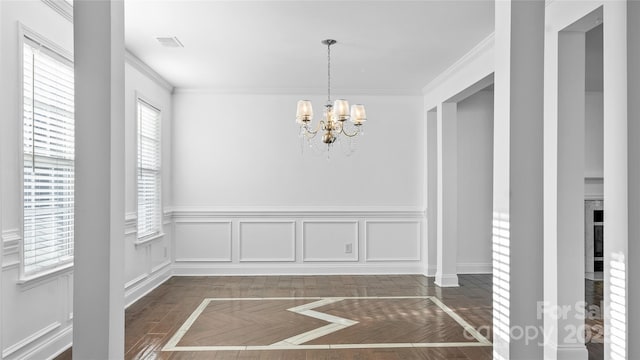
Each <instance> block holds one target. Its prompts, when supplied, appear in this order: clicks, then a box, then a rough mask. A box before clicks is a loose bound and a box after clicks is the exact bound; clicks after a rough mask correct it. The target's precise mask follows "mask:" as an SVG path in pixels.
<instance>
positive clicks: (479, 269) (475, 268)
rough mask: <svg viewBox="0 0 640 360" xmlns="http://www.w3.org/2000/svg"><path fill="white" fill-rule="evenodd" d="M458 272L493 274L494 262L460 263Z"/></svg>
mask: <svg viewBox="0 0 640 360" xmlns="http://www.w3.org/2000/svg"><path fill="white" fill-rule="evenodd" d="M456 268H457V270H458V274H492V273H493V263H490V262H488V263H458V265H457V267H456Z"/></svg>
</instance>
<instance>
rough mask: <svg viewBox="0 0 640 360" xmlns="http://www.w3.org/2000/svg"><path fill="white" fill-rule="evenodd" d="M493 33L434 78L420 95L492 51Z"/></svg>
mask: <svg viewBox="0 0 640 360" xmlns="http://www.w3.org/2000/svg"><path fill="white" fill-rule="evenodd" d="M494 37H495V33H491V34H490V35H489V36H487V37H486V38H484V39H483V40H482V41H480V42H479V43H478V44H477V45H476V46H474V47H473V49H471V50H470V51H469V52H468V53H466V54H464V55H463V56H462V57H461V58H460V59H458V60H457V61H456V62H455V63H453V65H451V66H449V67H448V68H447V69H446V70H445V71H443V72H442V73H440V75H438V76H436V77H435V78H434V79H433V80H432V81H431V82H430V83H429V84H427V85H426V86H425V87H423V88H422V94H423V95H426V94H428V93H429V92H431V91H432V90H434V89H436V88H438V87H439V86H440V85H442V84H443V83H445V82H446V81H447V80H448V79H449V78H451V77H452V76H453V75H454V74H456V73H457V72H458V71H460V70H461V69H463V68H465V67H466V66H467V65H469V64H470V63H472V62H473V61H474V60H476V59H477V58H479V57H480V56H482V55H484V54H485V53H487V52H488V51H491V50H493V47H494V44H495V38H494Z"/></svg>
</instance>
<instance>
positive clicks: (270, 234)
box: [239, 221, 296, 262]
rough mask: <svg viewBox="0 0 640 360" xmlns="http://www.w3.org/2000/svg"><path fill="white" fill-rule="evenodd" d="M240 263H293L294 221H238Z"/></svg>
mask: <svg viewBox="0 0 640 360" xmlns="http://www.w3.org/2000/svg"><path fill="white" fill-rule="evenodd" d="M239 227H240V231H239V242H240V259H239V260H240V261H241V262H243V261H247V262H248V261H295V260H296V223H295V221H240V223H239Z"/></svg>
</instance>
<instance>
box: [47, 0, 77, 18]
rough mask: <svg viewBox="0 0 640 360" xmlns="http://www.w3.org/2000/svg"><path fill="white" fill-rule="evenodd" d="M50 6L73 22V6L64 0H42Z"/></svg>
mask: <svg viewBox="0 0 640 360" xmlns="http://www.w3.org/2000/svg"><path fill="white" fill-rule="evenodd" d="M42 2H43V3H45V4H46V5H47V6H48V7H50V8H51V9H53V10H54V11H55V12H57V13H58V14H60V15H61V16H62V17H63V18H65V19H67V20H68V21H69V22H71V23H73V6H71V5H69V3H67V2H66V1H62V0H42Z"/></svg>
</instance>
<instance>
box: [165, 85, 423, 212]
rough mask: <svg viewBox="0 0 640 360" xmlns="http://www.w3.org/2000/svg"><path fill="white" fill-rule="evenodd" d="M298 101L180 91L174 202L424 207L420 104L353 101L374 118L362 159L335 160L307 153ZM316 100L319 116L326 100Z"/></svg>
mask: <svg viewBox="0 0 640 360" xmlns="http://www.w3.org/2000/svg"><path fill="white" fill-rule="evenodd" d="M298 98H299V96H293V95H222V94H206V93H185V92H179V93H177V94H176V95H175V98H174V104H175V118H176V119H177V121H176V126H175V129H174V134H173V135H174V145H175V146H174V156H175V158H174V163H175V168H174V205H175V206H176V207H193V206H207V207H210V206H218V207H229V206H234V207H237V206H249V207H255V206H268V207H283V206H284V207H292V206H293V207H317V206H323V207H332V208H337V207H345V206H355V207H361V206H403V207H419V206H421V205H422V191H423V189H422V177H423V171H422V170H423V164H422V159H423V154H422V153H421V151H420V150H421V147H422V126H423V125H422V110H421V105H422V99H421V98H420V97H417V96H416V97H401V96H392V97H384V96H350V97H348V98H349V100H350V101H351V102H352V103H364V104H365V105H366V107H367V114H368V116H369V121H368V122H367V123H366V125H365V128H364V130H365V135H364V136H363V137H362V138H360V142H359V148H358V150H357V152H356V153H355V154H353V155H352V156H351V157H344V156H342V155H341V154H340V153H339V151H338V152H337V153H336V155H335V156H333V157H332V159H331V160H330V161H327V160H326V159H324V158H318V157H314V156H313V155H312V154H311V153H309V154H307V153H305V154H304V155H302V154H301V150H300V141H299V138H298V136H297V132H298V126H297V124H296V123H295V122H294V119H295V118H294V114H295V105H296V101H297V100H298ZM312 99H313V100H314V104H315V111H316V117H318V115H317V114H318V113H321V111H322V107H321V105H322V104H323V102H322V97H320V96H316V97H314V98H312ZM305 150H306V152H308V150H307V149H305ZM336 150H338V149H336Z"/></svg>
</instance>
